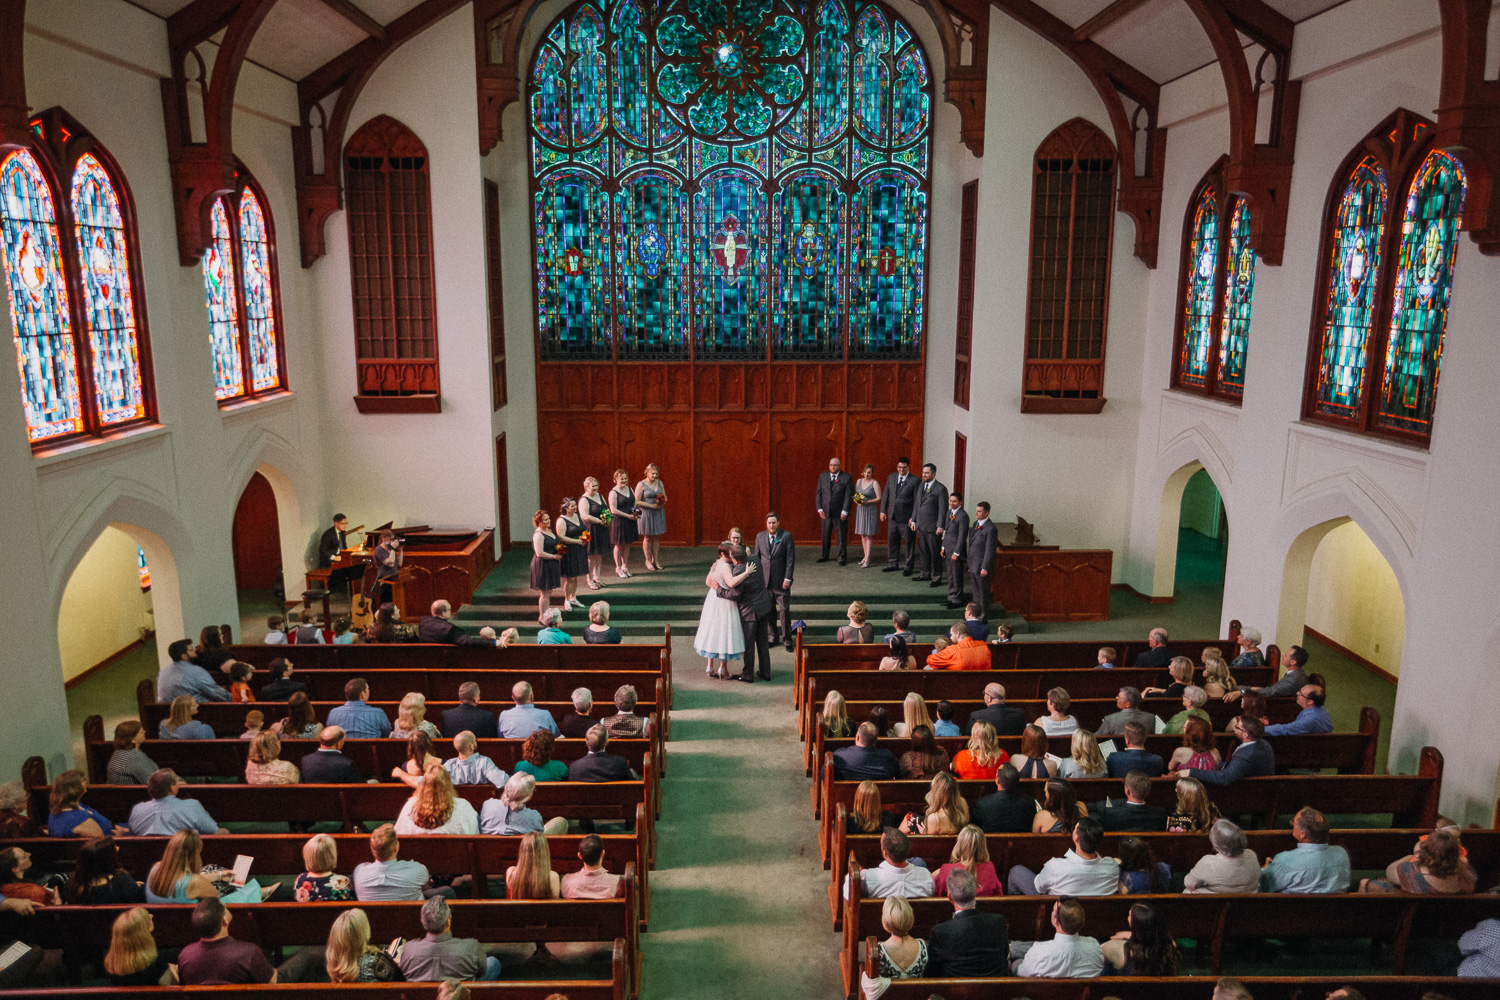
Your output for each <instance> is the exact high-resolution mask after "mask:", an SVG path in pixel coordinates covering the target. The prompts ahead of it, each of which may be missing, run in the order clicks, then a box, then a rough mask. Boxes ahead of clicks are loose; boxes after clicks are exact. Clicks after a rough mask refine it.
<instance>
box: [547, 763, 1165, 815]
mask: <svg viewBox="0 0 1500 1000" xmlns="http://www.w3.org/2000/svg"><path fill="white" fill-rule="evenodd" d="M634 777H635V775H633V774H632V773H631V771H630V762H629V761H628V760H626V759H625V758H624V757H621V756H620V755H619V754H613V753H590V754H585V755H584V756H582V757H580V758H578V759H577V760H575V761H574V762H573V763H571V764H569V765H568V780H569V781H630V780H632V779H633V778H634ZM1162 826H1163V827H1165V826H1166V822H1165V821H1163V822H1162Z"/></svg>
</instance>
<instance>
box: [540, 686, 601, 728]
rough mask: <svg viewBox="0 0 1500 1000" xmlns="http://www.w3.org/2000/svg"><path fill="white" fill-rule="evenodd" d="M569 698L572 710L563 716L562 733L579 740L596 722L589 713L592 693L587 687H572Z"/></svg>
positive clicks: (591, 707)
mask: <svg viewBox="0 0 1500 1000" xmlns="http://www.w3.org/2000/svg"><path fill="white" fill-rule="evenodd" d="M570 700H571V701H572V702H573V711H571V712H569V713H568V714H567V715H565V716H563V720H562V727H561V729H562V735H563V736H565V737H567V738H568V739H572V740H581V739H583V738H584V737H585V736H587V735H588V732H589V730H590V729H593V728H594V726H595V724H596V722H595V719H594V718H593V716H592V715H590V712H591V711H592V710H593V708H594V693H593V692H592V691H590V690H589V689H588V688H574V689H573V694H572V695H571V696H570ZM549 735H550V734H549Z"/></svg>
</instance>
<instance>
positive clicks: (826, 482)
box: [818, 458, 854, 566]
mask: <svg viewBox="0 0 1500 1000" xmlns="http://www.w3.org/2000/svg"><path fill="white" fill-rule="evenodd" d="M853 504H854V480H853V479H852V478H851V477H850V476H849V473H847V472H845V471H844V469H843V466H842V464H841V463H840V462H839V460H838V459H836V458H830V459H829V460H828V475H826V476H819V477H818V516H819V517H821V518H822V519H823V555H822V556H821V557H820V558H819V559H818V562H820V563H825V562H827V561H828V546H829V543H830V542H832V540H833V533H834V532H838V536H839V565H840V566H842V565H844V562H845V561H846V560H847V559H848V558H849V509H850V507H852V506H853Z"/></svg>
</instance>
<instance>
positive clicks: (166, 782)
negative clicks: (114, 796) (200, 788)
mask: <svg viewBox="0 0 1500 1000" xmlns="http://www.w3.org/2000/svg"><path fill="white" fill-rule="evenodd" d="M182 785H183V781H182V779H181V778H179V777H177V772H176V771H174V770H172V769H171V768H170V767H164V768H161V769H160V770H158V771H157V772H156V773H155V774H153V775H151V780H150V781H148V782H146V791H148V792H150V793H151V801H150V802H142V803H140V804H138V805H137V806H136V807H135V808H134V809H132V810H130V832H131V834H132V835H134V836H137V837H170V836H172V834H174V833H176V832H178V831H179V830H194V831H197V832H198V833H201V834H205V835H206V834H211V833H227V832H228V831H226V830H224V829H222V828H221V827H220V826H219V824H217V823H215V822H214V821H213V817H211V816H209V814H208V810H207V809H204V808H203V803H202V802H199V801H198V800H197V799H179V798H178V797H177V792H178V790H179V789H181V788H182Z"/></svg>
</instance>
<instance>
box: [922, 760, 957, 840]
mask: <svg viewBox="0 0 1500 1000" xmlns="http://www.w3.org/2000/svg"><path fill="white" fill-rule="evenodd" d="M926 802H927V815H926V817H925V818H924V819H923V820H921V821H917V819H916V817H915V816H914V817H912V820H913V822H912V824H911V829H908V830H907V832H908V833H912V834H926V835H928V836H933V837H951V836H953V835H954V834H956V833H958V831H960V830H962V829H963V828H964V827H965V826H967V825H968V822H969V803H967V802H966V801H964V797H963V794H962V793H961V792H960V791H959V790H958V779H957V778H955V777H953V775H951V774H949V773H947V772H946V771H943V772H941V773H939V774H935V775H933V778H932V785H931V787H929V788H928V789H927V796H926Z"/></svg>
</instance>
